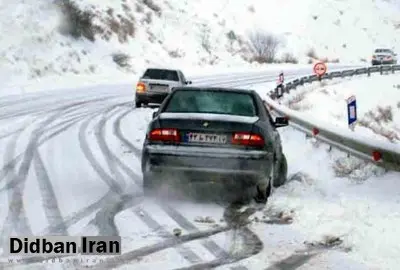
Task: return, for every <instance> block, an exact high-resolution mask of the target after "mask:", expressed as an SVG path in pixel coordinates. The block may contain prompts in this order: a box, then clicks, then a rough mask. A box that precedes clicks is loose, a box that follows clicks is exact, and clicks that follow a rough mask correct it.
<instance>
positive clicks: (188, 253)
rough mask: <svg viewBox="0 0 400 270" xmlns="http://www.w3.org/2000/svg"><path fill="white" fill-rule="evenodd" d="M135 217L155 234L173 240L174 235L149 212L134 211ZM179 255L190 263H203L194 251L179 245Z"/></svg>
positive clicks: (142, 210)
mask: <svg viewBox="0 0 400 270" xmlns="http://www.w3.org/2000/svg"><path fill="white" fill-rule="evenodd" d="M133 212H134V213H135V215H136V216H137V217H138V218H139V219H141V220H142V221H143V223H144V224H146V225H147V227H149V228H150V229H152V230H153V231H154V232H158V234H159V235H160V236H161V237H168V238H172V237H174V235H173V234H172V233H170V232H168V231H167V230H166V229H165V228H164V227H163V226H161V224H159V223H158V222H157V221H156V220H155V219H153V218H152V217H151V216H150V215H149V213H147V211H145V210H144V209H140V210H139V209H135V210H134V211H133ZM176 249H177V251H178V253H179V254H180V255H181V256H182V257H183V258H184V259H185V260H187V261H188V262H190V263H198V262H201V261H203V260H202V259H201V258H200V257H199V256H198V255H197V254H196V253H195V252H194V251H193V250H192V249H190V248H189V247H187V246H185V245H179V246H177V247H176Z"/></svg>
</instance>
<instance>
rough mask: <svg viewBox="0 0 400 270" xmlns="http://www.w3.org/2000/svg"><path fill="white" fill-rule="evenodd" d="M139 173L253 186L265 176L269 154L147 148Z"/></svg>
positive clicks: (183, 147) (220, 150)
mask: <svg viewBox="0 0 400 270" xmlns="http://www.w3.org/2000/svg"><path fill="white" fill-rule="evenodd" d="M144 159H145V160H144V162H143V167H142V170H143V173H144V174H145V173H152V172H158V173H161V175H165V176H166V175H173V176H171V177H172V178H173V177H176V178H180V179H182V178H183V179H186V180H190V181H191V182H197V181H199V182H203V183H204V182H213V183H215V182H216V181H222V182H223V183H226V182H230V181H234V182H235V181H237V179H241V182H245V183H246V184H256V183H259V182H260V181H262V180H263V179H265V178H266V176H267V175H269V173H270V170H271V165H272V154H271V153H269V152H267V151H265V150H241V149H223V148H217V147H216V148H211V147H207V148H203V147H188V146H167V145H147V146H145V149H144Z"/></svg>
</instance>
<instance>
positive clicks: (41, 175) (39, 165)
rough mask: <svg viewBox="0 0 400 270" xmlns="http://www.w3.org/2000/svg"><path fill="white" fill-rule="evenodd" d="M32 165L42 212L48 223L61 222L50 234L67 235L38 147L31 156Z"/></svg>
mask: <svg viewBox="0 0 400 270" xmlns="http://www.w3.org/2000/svg"><path fill="white" fill-rule="evenodd" d="M33 166H34V169H35V172H36V178H37V182H38V185H39V191H40V195H41V197H42V204H43V209H44V213H45V215H46V218H47V222H48V223H49V224H62V225H61V226H58V228H57V230H54V231H50V232H49V233H50V234H51V235H69V234H68V230H67V227H66V226H65V223H64V220H63V217H62V214H61V211H60V207H59V206H58V200H57V196H56V194H55V192H54V189H53V185H52V183H51V181H50V178H49V175H48V173H47V171H46V168H45V165H44V163H43V160H42V158H41V156H40V153H39V149H36V151H35V153H34V157H33Z"/></svg>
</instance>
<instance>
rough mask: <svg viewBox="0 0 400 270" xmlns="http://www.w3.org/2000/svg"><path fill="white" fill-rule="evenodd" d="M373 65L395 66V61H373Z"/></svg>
mask: <svg viewBox="0 0 400 270" xmlns="http://www.w3.org/2000/svg"><path fill="white" fill-rule="evenodd" d="M371 64H372V65H393V64H394V60H372V61H371Z"/></svg>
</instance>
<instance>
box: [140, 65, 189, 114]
mask: <svg viewBox="0 0 400 270" xmlns="http://www.w3.org/2000/svg"><path fill="white" fill-rule="evenodd" d="M191 83H192V82H191V81H187V80H186V78H185V76H184V75H183V72H182V71H180V70H175V69H158V68H148V69H147V70H146V71H145V72H144V74H143V76H142V77H141V78H140V79H139V82H138V83H137V85H136V100H135V103H136V108H139V107H141V106H142V104H145V105H147V104H149V103H162V102H163V101H164V99H165V98H166V96H167V95H168V94H169V93H170V92H171V90H172V88H173V87H177V86H185V85H187V84H191Z"/></svg>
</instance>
